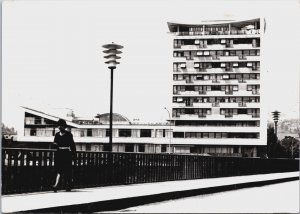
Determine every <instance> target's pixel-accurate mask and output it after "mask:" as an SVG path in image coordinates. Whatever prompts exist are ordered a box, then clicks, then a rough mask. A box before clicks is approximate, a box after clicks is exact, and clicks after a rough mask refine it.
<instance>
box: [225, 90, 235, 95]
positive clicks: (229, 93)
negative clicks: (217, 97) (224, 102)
mask: <svg viewBox="0 0 300 214" xmlns="http://www.w3.org/2000/svg"><path fill="white" fill-rule="evenodd" d="M225 94H228V95H231V94H233V91H225Z"/></svg>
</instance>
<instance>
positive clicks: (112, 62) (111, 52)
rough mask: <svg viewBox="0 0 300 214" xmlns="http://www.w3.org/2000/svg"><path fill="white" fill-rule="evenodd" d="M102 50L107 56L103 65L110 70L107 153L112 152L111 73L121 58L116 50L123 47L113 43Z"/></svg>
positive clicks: (104, 46) (112, 76) (112, 77)
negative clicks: (106, 65)
mask: <svg viewBox="0 0 300 214" xmlns="http://www.w3.org/2000/svg"><path fill="white" fill-rule="evenodd" d="M102 47H103V48H105V49H107V50H104V51H103V53H106V54H107V55H106V56H104V58H105V59H107V60H108V61H106V62H105V63H106V64H108V68H109V69H110V112H109V151H112V119H113V113H112V112H113V79H114V75H113V71H114V69H115V68H116V67H117V64H120V63H119V62H117V59H121V57H119V56H117V54H121V53H122V52H121V51H119V50H118V49H122V48H123V46H121V45H117V44H115V43H111V44H106V45H103V46H102Z"/></svg>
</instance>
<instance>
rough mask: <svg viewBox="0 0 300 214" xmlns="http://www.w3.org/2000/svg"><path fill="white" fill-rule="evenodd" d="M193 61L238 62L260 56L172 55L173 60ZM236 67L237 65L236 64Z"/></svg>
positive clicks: (252, 60)
mask: <svg viewBox="0 0 300 214" xmlns="http://www.w3.org/2000/svg"><path fill="white" fill-rule="evenodd" d="M191 60H193V61H194V62H237V63H238V62H239V61H247V62H248V61H251V62H259V61H260V56H259V55H258V56H245V55H240V56H217V55H214V56H193V57H192V56H185V57H174V62H179V63H180V62H186V61H191ZM236 67H238V65H237V66H236Z"/></svg>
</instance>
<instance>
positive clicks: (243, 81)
mask: <svg viewBox="0 0 300 214" xmlns="http://www.w3.org/2000/svg"><path fill="white" fill-rule="evenodd" d="M238 82H239V83H246V82H247V81H246V80H244V79H238Z"/></svg>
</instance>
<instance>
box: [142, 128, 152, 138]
mask: <svg viewBox="0 0 300 214" xmlns="http://www.w3.org/2000/svg"><path fill="white" fill-rule="evenodd" d="M140 136H141V137H151V129H141V135H140Z"/></svg>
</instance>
